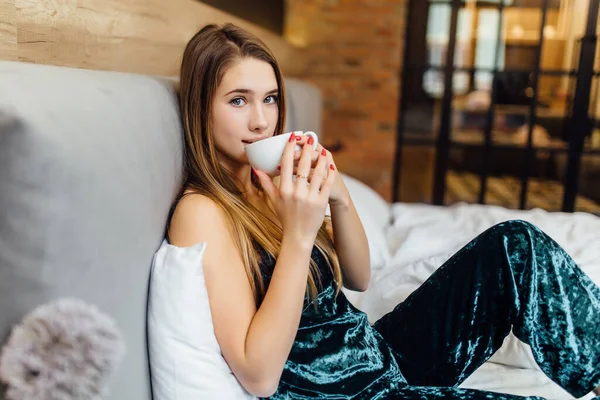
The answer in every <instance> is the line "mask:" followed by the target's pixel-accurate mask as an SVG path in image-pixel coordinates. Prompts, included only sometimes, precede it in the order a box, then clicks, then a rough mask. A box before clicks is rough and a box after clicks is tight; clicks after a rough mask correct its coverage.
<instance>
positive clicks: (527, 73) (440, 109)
mask: <svg viewBox="0 0 600 400" xmlns="http://www.w3.org/2000/svg"><path fill="white" fill-rule="evenodd" d="M599 1H600V0H486V1H479V0H445V1H442V0H429V1H426V0H260V1H254V2H247V1H242V0H204V1H199V0H172V1H170V2H164V1H161V0H128V1H116V0H106V1H100V0H81V1H73V0H61V1H59V0H39V1H25V0H0V15H1V18H0V55H1V57H2V59H8V60H10V59H14V60H22V61H30V62H38V63H45V64H55V65H66V66H76V67H83V68H93V69H106V70H117V71H124V72H137V73H146V74H157V75H176V74H177V71H178V65H179V60H180V56H181V53H182V49H183V46H184V45H185V43H186V42H187V40H189V38H190V37H191V36H192V35H193V33H195V32H196V31H197V30H198V28H199V27H200V26H202V25H203V24H204V23H209V22H216V23H223V22H227V21H231V22H234V23H236V24H238V25H240V26H242V27H244V28H247V29H249V30H250V31H252V32H253V33H255V34H257V35H258V36H260V37H261V38H262V39H263V40H265V42H266V43H267V44H268V45H269V46H270V47H271V48H272V49H273V51H274V53H275V55H276V57H277V58H278V60H279V61H280V63H281V65H282V68H283V71H284V74H285V75H286V76H289V77H294V78H299V79H301V80H302V81H305V82H309V83H310V84H312V85H314V86H315V87H316V88H318V89H319V91H320V92H321V94H322V100H323V109H322V116H323V125H322V127H323V128H322V131H321V132H319V133H320V135H321V137H322V140H323V142H324V144H325V146H326V147H328V148H329V149H330V150H331V151H332V152H333V153H334V157H335V159H336V162H337V164H338V166H339V168H340V169H341V170H342V171H343V172H345V173H347V174H348V175H351V176H353V177H355V178H358V179H359V180H361V181H363V182H365V183H366V184H368V185H369V186H370V187H372V188H373V189H375V190H376V191H377V192H378V193H380V194H381V195H382V196H384V197H385V198H386V199H387V200H389V201H402V202H425V203H432V204H443V205H449V204H453V203H456V202H461V201H464V202H468V203H486V204H496V205H501V206H505V207H508V208H515V209H530V208H534V207H541V208H544V209H546V210H549V211H561V210H563V211H586V212H591V213H595V214H600V129H599V127H598V121H597V119H598V116H599V115H600V104H599V102H598V96H599V93H598V86H599V85H598V80H599V78H600V65H599V58H600V57H599V55H598V52H599V51H600V50H599V49H598V46H597V26H598V6H599ZM297 129H302V128H301V127H298V128H297Z"/></svg>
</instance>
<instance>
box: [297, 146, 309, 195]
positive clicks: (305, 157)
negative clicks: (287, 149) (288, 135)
mask: <svg viewBox="0 0 600 400" xmlns="http://www.w3.org/2000/svg"><path fill="white" fill-rule="evenodd" d="M312 152H313V143H312V137H311V138H309V139H308V140H307V141H306V143H305V144H304V147H303V148H302V156H301V157H300V160H299V161H298V168H297V173H296V187H298V185H299V184H300V185H301V186H300V187H306V183H307V182H308V179H309V176H310V170H311V156H312Z"/></svg>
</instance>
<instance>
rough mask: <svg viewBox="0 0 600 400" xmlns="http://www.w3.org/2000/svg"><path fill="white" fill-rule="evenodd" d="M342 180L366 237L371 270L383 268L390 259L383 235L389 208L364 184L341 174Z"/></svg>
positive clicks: (386, 203)
mask: <svg viewBox="0 0 600 400" xmlns="http://www.w3.org/2000/svg"><path fill="white" fill-rule="evenodd" d="M342 179H343V180H344V183H345V184H346V187H347V188H348V191H349V192H350V197H351V198H352V202H353V203H354V206H355V207H356V212H357V213H358V216H359V218H360V222H361V223H362V225H363V228H364V229H365V234H366V235H367V241H368V242H369V253H370V258H371V269H373V270H377V269H381V268H384V267H385V266H387V265H388V264H389V262H390V259H391V254H390V250H389V246H388V244H387V239H386V235H385V232H386V228H387V227H388V225H389V222H390V218H391V207H390V205H389V203H388V202H386V201H385V200H384V199H383V198H382V197H381V196H380V195H379V194H378V193H377V192H375V191H374V190H373V189H371V188H370V187H369V186H367V185H365V184H364V183H362V182H360V181H358V180H356V179H354V178H352V177H350V176H348V175H345V174H342Z"/></svg>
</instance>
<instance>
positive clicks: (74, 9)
mask: <svg viewBox="0 0 600 400" xmlns="http://www.w3.org/2000/svg"><path fill="white" fill-rule="evenodd" d="M4 9H7V10H8V12H7V13H6V14H5V13H4ZM0 10H2V14H0V18H1V19H0V32H2V39H0V59H18V60H21V61H28V62H33V63H41V64H52V65H62V66H70V67H79V68H90V69H101V70H112V71H124V72H135V73H143V74H153V75H177V74H178V69H179V63H180V61H181V56H182V53H183V49H184V48H185V44H186V43H187V41H188V40H189V39H190V38H191V37H192V36H193V35H194V33H196V32H197V31H198V30H199V29H200V28H201V27H202V26H203V25H205V24H207V23H224V22H233V23H235V24H237V25H239V26H241V27H243V28H245V29H248V30H249V31H251V32H253V33H254V34H256V35H257V36H259V37H260V38H261V39H262V40H264V41H265V42H266V43H267V45H268V46H269V47H270V48H271V50H273V52H274V53H275V56H276V57H277V59H278V60H279V62H280V64H281V66H282V69H283V70H284V73H286V74H287V75H292V76H293V75H299V74H302V73H303V72H304V65H303V63H302V61H301V60H302V59H303V56H302V53H303V51H302V49H300V48H297V47H295V46H293V45H291V44H290V43H288V42H286V41H285V40H284V39H283V38H282V37H280V36H278V35H275V34H273V33H271V32H269V31H267V30H264V29H262V28H260V27H258V26H255V25H253V24H250V23H248V22H245V21H243V20H241V19H239V18H237V17H235V16H232V15H229V14H226V13H224V12H222V11H219V10H216V9H214V8H212V7H210V6H207V5H205V4H202V3H200V2H198V1H195V0H170V1H164V0H127V1H123V0H0ZM11 10H12V14H11V13H10V11H11ZM11 15H13V17H12V18H11ZM5 31H7V32H8V34H7V35H6V38H5V34H4V32H5ZM15 31H16V57H15V54H14V47H15V45H14V42H15ZM11 35H12V38H13V39H11ZM11 43H13V44H12V45H11Z"/></svg>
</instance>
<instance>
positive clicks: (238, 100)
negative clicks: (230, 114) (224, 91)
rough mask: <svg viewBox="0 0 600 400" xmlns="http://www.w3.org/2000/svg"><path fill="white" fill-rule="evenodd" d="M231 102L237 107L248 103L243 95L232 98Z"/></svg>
mask: <svg viewBox="0 0 600 400" xmlns="http://www.w3.org/2000/svg"><path fill="white" fill-rule="evenodd" d="M229 103H230V104H232V105H234V106H236V107H241V106H243V105H244V104H245V103H246V100H244V99H243V98H241V97H236V98H235V99H232V100H231V101H230V102H229Z"/></svg>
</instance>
